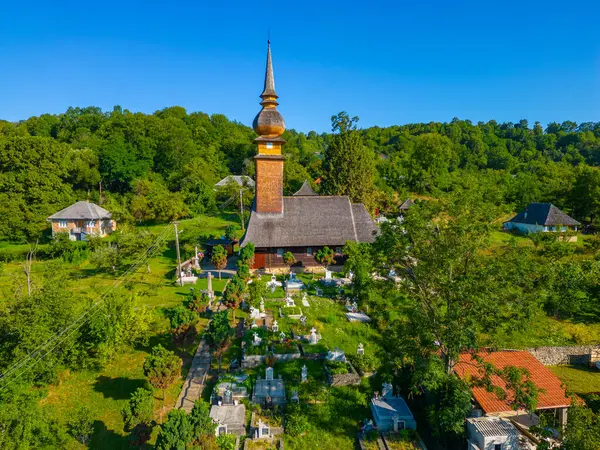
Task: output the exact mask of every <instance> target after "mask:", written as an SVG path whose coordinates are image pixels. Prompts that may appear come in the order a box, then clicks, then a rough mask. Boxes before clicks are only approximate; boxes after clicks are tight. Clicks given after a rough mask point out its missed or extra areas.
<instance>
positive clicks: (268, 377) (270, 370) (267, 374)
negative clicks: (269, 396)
mask: <svg viewBox="0 0 600 450" xmlns="http://www.w3.org/2000/svg"><path fill="white" fill-rule="evenodd" d="M265 380H268V381H273V368H272V367H267V369H266V370H265Z"/></svg>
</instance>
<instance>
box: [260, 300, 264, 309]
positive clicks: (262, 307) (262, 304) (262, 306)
mask: <svg viewBox="0 0 600 450" xmlns="http://www.w3.org/2000/svg"><path fill="white" fill-rule="evenodd" d="M260 312H265V299H264V298H261V299H260Z"/></svg>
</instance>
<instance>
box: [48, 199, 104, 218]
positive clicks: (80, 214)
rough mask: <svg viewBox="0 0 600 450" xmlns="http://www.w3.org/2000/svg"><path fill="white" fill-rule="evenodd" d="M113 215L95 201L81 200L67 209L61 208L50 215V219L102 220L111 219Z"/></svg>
mask: <svg viewBox="0 0 600 450" xmlns="http://www.w3.org/2000/svg"><path fill="white" fill-rule="evenodd" d="M111 217H112V214H111V213H109V212H108V211H107V210H105V209H104V208H102V207H100V206H98V205H96V204H95V203H90V202H86V201H80V202H77V203H75V204H73V205H71V206H67V207H66V208H65V209H61V210H60V211H59V212H57V213H56V214H52V215H51V216H50V217H48V220H52V219H63V220H66V219H72V220H101V219H110V218H111Z"/></svg>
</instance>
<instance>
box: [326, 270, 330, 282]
mask: <svg viewBox="0 0 600 450" xmlns="http://www.w3.org/2000/svg"><path fill="white" fill-rule="evenodd" d="M330 281H331V270H326V271H325V282H326V283H329V282H330Z"/></svg>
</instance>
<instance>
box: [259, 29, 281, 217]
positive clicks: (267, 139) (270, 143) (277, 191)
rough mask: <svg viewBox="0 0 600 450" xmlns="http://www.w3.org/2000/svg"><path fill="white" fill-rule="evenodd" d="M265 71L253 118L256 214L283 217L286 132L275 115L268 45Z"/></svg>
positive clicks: (275, 98)
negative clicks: (255, 149)
mask: <svg viewBox="0 0 600 450" xmlns="http://www.w3.org/2000/svg"><path fill="white" fill-rule="evenodd" d="M267 47H268V48H267V68H266V73H265V86H264V89H263V92H262V94H260V98H261V99H262V101H261V102H260V104H261V106H262V109H261V110H260V112H259V113H258V114H257V115H256V117H255V118H254V122H253V123H252V126H253V128H254V131H256V133H257V134H258V137H257V138H256V139H255V140H254V143H255V144H257V146H258V154H257V155H256V156H255V157H254V160H255V163H256V203H255V208H256V213H257V214H259V215H281V214H283V161H284V160H285V157H284V156H283V155H282V154H281V147H282V145H283V144H285V140H284V139H283V138H281V135H282V134H283V132H284V131H285V122H284V120H283V117H282V116H281V114H280V113H279V111H277V105H278V103H277V98H278V97H277V93H276V92H275V78H274V76H273V62H272V61H271V41H268V44H267Z"/></svg>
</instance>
